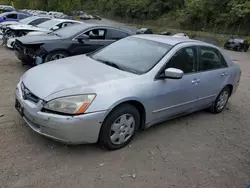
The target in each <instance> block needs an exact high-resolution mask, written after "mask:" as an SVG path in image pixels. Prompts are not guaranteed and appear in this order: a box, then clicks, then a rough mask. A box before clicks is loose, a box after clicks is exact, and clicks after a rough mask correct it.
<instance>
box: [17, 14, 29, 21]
mask: <svg viewBox="0 0 250 188" xmlns="http://www.w3.org/2000/svg"><path fill="white" fill-rule="evenodd" d="M27 17H28V15H26V14H19V19H20V20H21V19H24V18H27Z"/></svg>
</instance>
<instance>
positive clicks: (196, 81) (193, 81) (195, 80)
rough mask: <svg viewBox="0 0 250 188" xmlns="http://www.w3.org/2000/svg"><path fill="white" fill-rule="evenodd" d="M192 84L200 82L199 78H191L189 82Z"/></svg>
mask: <svg viewBox="0 0 250 188" xmlns="http://www.w3.org/2000/svg"><path fill="white" fill-rule="evenodd" d="M191 83H192V84H198V83H200V79H196V78H195V79H193V80H192V82H191Z"/></svg>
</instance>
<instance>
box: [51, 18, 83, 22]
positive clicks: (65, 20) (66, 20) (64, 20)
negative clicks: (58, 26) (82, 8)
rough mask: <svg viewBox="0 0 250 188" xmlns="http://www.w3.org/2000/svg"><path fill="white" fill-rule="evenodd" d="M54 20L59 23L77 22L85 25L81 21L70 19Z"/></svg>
mask: <svg viewBox="0 0 250 188" xmlns="http://www.w3.org/2000/svg"><path fill="white" fill-rule="evenodd" d="M52 20H57V21H59V22H76V23H83V22H81V21H77V20H70V19H57V18H53V19H52Z"/></svg>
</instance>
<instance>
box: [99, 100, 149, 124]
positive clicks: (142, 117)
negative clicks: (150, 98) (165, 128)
mask: <svg viewBox="0 0 250 188" xmlns="http://www.w3.org/2000/svg"><path fill="white" fill-rule="evenodd" d="M124 104H130V105H132V106H134V107H135V108H136V109H137V110H138V111H139V114H140V127H139V129H144V128H145V122H146V109H145V106H144V105H143V103H142V102H141V101H140V100H138V99H136V98H128V99H123V100H120V101H118V102H116V103H114V104H113V105H112V106H111V107H110V108H109V109H110V110H109V112H108V114H107V115H106V117H105V119H106V118H107V117H108V116H109V114H111V113H112V112H113V111H114V110H115V109H116V108H118V107H120V106H122V105H124ZM105 119H104V121H105Z"/></svg>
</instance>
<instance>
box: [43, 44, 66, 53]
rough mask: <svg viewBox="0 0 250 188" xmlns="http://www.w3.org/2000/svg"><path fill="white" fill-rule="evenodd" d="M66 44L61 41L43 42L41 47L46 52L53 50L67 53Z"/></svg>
mask: <svg viewBox="0 0 250 188" xmlns="http://www.w3.org/2000/svg"><path fill="white" fill-rule="evenodd" d="M68 47H69V45H68V44H63V43H53V42H50V43H45V44H43V45H42V48H43V49H44V50H45V51H46V52H47V53H52V52H55V51H66V52H68V53H69V51H68Z"/></svg>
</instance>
